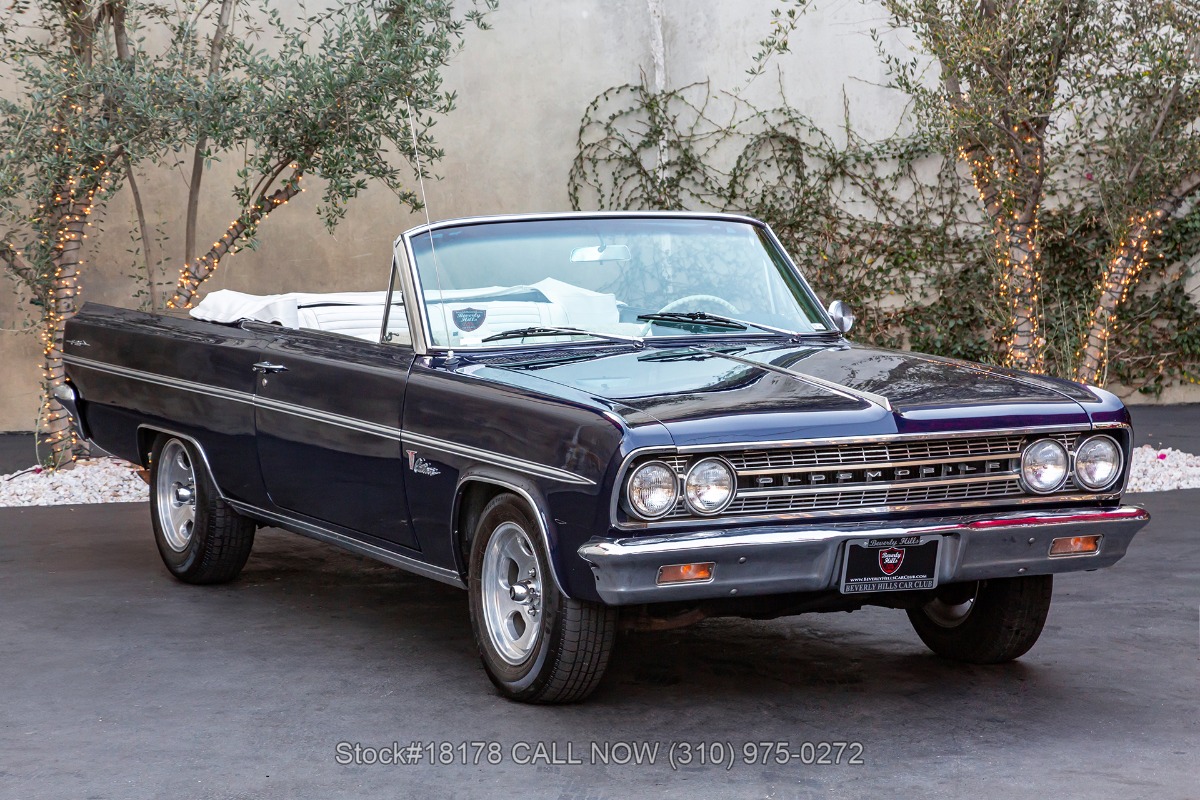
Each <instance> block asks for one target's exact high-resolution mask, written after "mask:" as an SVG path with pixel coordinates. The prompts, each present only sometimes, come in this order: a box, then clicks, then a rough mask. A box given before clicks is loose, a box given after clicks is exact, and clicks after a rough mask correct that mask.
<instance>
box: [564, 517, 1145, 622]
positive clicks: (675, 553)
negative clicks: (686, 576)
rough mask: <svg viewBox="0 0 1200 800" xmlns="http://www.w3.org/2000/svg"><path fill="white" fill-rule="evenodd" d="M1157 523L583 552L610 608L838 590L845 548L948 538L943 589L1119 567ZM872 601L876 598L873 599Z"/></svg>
mask: <svg viewBox="0 0 1200 800" xmlns="http://www.w3.org/2000/svg"><path fill="white" fill-rule="evenodd" d="M1149 521H1150V515H1149V514H1148V513H1146V511H1145V510H1144V509H1141V508H1138V507H1136V506H1121V507H1120V508H1113V509H1097V508H1082V509H1069V510H1058V511H1044V512H1033V513H1030V512H1024V513H1018V514H1011V515H996V514H989V515H975V516H962V517H952V518H940V519H923V520H911V521H909V522H908V524H902V525H894V524H887V523H879V522H875V523H839V524H829V525H813V526H804V527H796V526H794V525H792V526H774V527H757V528H733V529H729V530H716V531H713V530H709V531H702V532H695V533H681V534H674V535H660V536H640V537H625V538H616V539H607V538H604V539H601V538H596V539H592V540H591V541H589V542H587V543H586V544H584V545H583V546H582V547H580V548H579V555H580V557H582V558H583V559H584V560H585V561H587V562H588V563H589V564H590V565H591V567H592V573H593V574H594V575H595V578H596V591H597V592H598V593H599V594H600V597H601V598H602V599H603V600H604V602H606V603H608V604H610V605H628V604H631V603H657V602H673V601H678V600H699V599H710V598H717V597H743V596H747V595H763V594H784V593H790V592H820V591H837V590H838V588H839V585H840V579H841V566H842V562H843V555H844V548H845V542H847V541H848V540H851V539H861V538H890V537H898V536H928V535H937V536H941V537H942V538H941V545H940V546H941V548H942V553H941V563H940V567H939V571H938V585H942V584H946V583H957V582H961V581H974V580H981V579H984V578H1009V577H1016V576H1018V575H1049V574H1053V573H1059V572H1077V571H1081V570H1094V569H1099V568H1101V567H1108V566H1111V565H1112V564H1115V563H1116V562H1117V561H1119V560H1120V559H1121V557H1122V556H1124V555H1125V550H1126V549H1127V548H1128V547H1129V542H1130V541H1132V539H1133V537H1134V534H1136V533H1137V532H1138V531H1139V530H1141V529H1142V527H1143V526H1144V525H1145V524H1146V523H1147V522H1149ZM1084 535H1100V536H1102V537H1103V538H1102V539H1101V541H1100V548H1099V550H1098V551H1097V552H1095V553H1092V554H1088V555H1071V556H1053V557H1052V556H1051V555H1050V543H1051V541H1052V540H1054V539H1058V538H1062V537H1070V536H1084ZM702 562H713V563H714V564H715V567H714V568H713V574H712V578H711V579H710V580H708V581H705V582H698V581H697V582H692V583H677V584H667V585H659V584H658V583H657V580H658V575H659V569H660V568H661V567H663V566H668V565H672V564H691V563H702ZM864 597H870V595H865V596H864Z"/></svg>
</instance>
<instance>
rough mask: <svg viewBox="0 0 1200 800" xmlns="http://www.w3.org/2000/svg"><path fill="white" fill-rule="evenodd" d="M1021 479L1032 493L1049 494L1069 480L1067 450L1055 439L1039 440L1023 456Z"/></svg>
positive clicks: (1027, 448)
mask: <svg viewBox="0 0 1200 800" xmlns="http://www.w3.org/2000/svg"><path fill="white" fill-rule="evenodd" d="M1021 479H1022V480H1023V481H1024V482H1025V487H1026V488H1027V489H1029V490H1030V491H1031V492H1037V493H1038V494H1049V493H1050V492H1053V491H1056V490H1057V489H1058V488H1060V487H1061V486H1062V485H1063V483H1065V482H1066V480H1067V450H1066V448H1064V447H1063V446H1062V445H1061V444H1059V443H1058V442H1056V441H1054V440H1053V439H1038V440H1037V441H1036V442H1034V443H1033V444H1031V445H1029V446H1028V447H1026V448H1025V452H1024V453H1022V454H1021Z"/></svg>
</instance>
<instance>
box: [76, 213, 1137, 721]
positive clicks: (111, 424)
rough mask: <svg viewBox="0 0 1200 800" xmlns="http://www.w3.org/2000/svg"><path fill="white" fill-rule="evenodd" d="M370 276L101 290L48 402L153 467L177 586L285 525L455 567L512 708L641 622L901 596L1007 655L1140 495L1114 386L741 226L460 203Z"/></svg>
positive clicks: (936, 630)
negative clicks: (872, 300)
mask: <svg viewBox="0 0 1200 800" xmlns="http://www.w3.org/2000/svg"><path fill="white" fill-rule="evenodd" d="M376 289H378V291H367V292H342V293H333V294H300V293H289V294H278V295H270V296H254V295H246V294H239V293H235V292H229V291H220V292H213V293H212V294H210V295H208V296H207V297H206V298H205V299H204V301H203V302H201V303H200V304H199V305H198V306H197V307H196V308H194V309H191V310H190V312H171V313H165V314H151V313H144V312H140V311H131V310H126V309H119V308H112V307H108V306H102V305H96V304H88V305H87V306H85V307H84V309H83V310H82V312H81V313H80V314H78V315H77V316H76V317H75V318H74V319H72V320H70V321H69V322H68V323H67V330H66V336H65V341H66V344H65V360H66V363H67V374H68V381H67V383H66V384H64V385H63V386H61V387H58V389H57V390H56V393H57V396H58V397H59V398H60V400H61V401H62V402H63V403H64V404H65V405H66V406H67V407H68V409H69V410H70V411H71V413H72V416H73V418H74V420H75V424H76V426H77V428H78V430H79V433H80V434H81V435H82V436H83V437H85V438H86V439H88V440H90V441H91V442H93V443H94V444H95V445H96V446H97V447H99V448H101V449H103V450H105V451H108V452H110V453H112V454H114V455H116V456H119V457H121V458H124V459H128V460H129V461H132V462H136V463H139V464H141V465H143V466H145V467H147V468H148V470H149V474H150V486H151V503H150V509H151V515H152V519H153V528H154V535H155V539H156V541H157V544H158V550H159V552H160V553H161V554H162V558H163V561H164V562H165V563H166V565H167V568H168V569H169V570H170V571H171V572H172V573H173V574H174V575H175V576H176V577H178V578H179V579H180V580H183V581H187V582H189V583H220V582H223V581H229V580H232V579H234V578H235V577H236V576H237V575H238V573H239V571H240V570H241V569H242V566H243V565H244V564H245V562H246V559H247V557H248V556H249V554H250V550H251V546H252V544H253V541H254V533H255V530H256V529H257V528H259V527H261V526H275V527H279V528H285V529H287V530H290V531H294V532H296V533H300V534H303V535H306V536H310V537H313V538H316V539H319V540H321V541H324V542H328V543H330V544H333V545H337V546H340V547H343V548H346V549H348V550H350V551H352V552H355V553H359V554H362V555H366V556H370V557H371V558H375V559H379V560H381V561H384V562H387V563H389V564H394V565H395V566H397V567H401V568H403V569H407V570H411V571H413V572H416V573H419V574H421V575H426V576H428V577H431V578H433V579H435V580H439V581H443V582H445V583H449V584H453V585H455V586H459V587H462V588H465V589H466V590H467V591H468V592H469V595H470V608H471V618H472V623H473V628H474V632H475V638H476V641H477V643H478V647H479V652H480V655H481V657H482V661H483V665H484V668H485V669H486V670H487V674H488V675H489V676H490V677H491V679H492V681H493V682H494V683H495V684H496V686H497V687H499V689H500V691H501V692H503V693H504V694H506V695H507V696H509V697H513V698H516V699H519V700H526V701H531V702H543V703H553V702H568V701H574V700H580V699H582V698H584V697H586V696H587V695H588V694H589V693H591V692H592V691H593V690H594V689H595V688H596V686H597V685H598V683H599V682H600V680H601V677H602V675H603V673H604V670H605V667H606V665H607V663H608V661H609V657H610V654H611V652H612V648H613V642H614V638H615V635H616V633H617V631H618V629H619V628H620V627H621V626H626V627H641V628H648V629H666V628H670V627H674V626H679V625H685V624H689V623H692V622H696V621H698V620H701V619H703V618H704V617H707V616H716V615H735V616H746V617H754V618H760V619H762V618H770V617H778V616H784V615H792V614H799V613H804V612H812V611H852V610H854V609H858V608H861V607H862V606H866V605H873V606H886V607H889V608H895V609H902V610H903V611H905V612H906V613H907V616H908V618H909V620H910V621H911V623H912V625H913V627H914V628H915V629H916V632H917V634H918V635H919V636H920V638H921V639H922V641H924V642H925V644H926V645H928V646H929V647H930V648H931V649H932V650H933V651H934V652H935V653H937V654H939V655H941V656H944V657H946V658H951V659H958V660H961V661H966V662H973V663H997V662H1002V661H1007V660H1011V659H1013V658H1017V657H1018V656H1020V655H1022V654H1023V653H1025V652H1026V651H1027V650H1028V649H1029V648H1030V647H1032V646H1033V644H1034V642H1035V641H1036V640H1037V638H1038V636H1039V635H1040V633H1041V631H1042V627H1043V624H1044V622H1045V620H1046V614H1047V611H1048V610H1049V607H1050V597H1051V590H1052V581H1053V575H1054V574H1055V573H1059V572H1070V571H1077V570H1094V569H1097V568H1099V567H1107V566H1110V565H1112V564H1113V563H1115V562H1116V561H1117V560H1119V559H1120V558H1121V557H1122V556H1123V555H1124V554H1125V551H1126V548H1127V546H1128V545H1129V543H1130V540H1131V539H1132V538H1133V536H1134V534H1135V533H1136V532H1137V531H1138V530H1139V529H1140V528H1141V527H1142V526H1143V525H1144V524H1145V523H1146V521H1147V520H1148V519H1149V517H1148V516H1147V514H1146V513H1145V511H1143V510H1142V509H1140V508H1135V507H1131V506H1125V505H1122V504H1121V492H1122V489H1123V487H1124V484H1125V479H1126V474H1127V472H1128V467H1129V459H1130V452H1131V447H1130V444H1131V436H1130V428H1129V415H1128V414H1127V412H1126V410H1125V408H1124V407H1123V406H1122V404H1121V403H1120V401H1119V400H1117V399H1116V398H1115V397H1114V396H1113V395H1111V394H1109V393H1108V392H1105V391H1104V390H1102V389H1098V388H1096V387H1093V386H1083V385H1079V384H1075V383H1070V382H1068V381H1062V380H1057V379H1052V378H1046V377H1040V376H1036V375H1030V374H1024V373H1020V372H1014V371H1010V370H1005V369H1001V368H998V367H992V366H983V365H979V364H970V363H965V362H962V361H955V360H951V359H946V358H938V357H933V356H925V355H919V354H916V353H905V352H894V351H890V350H881V349H876V348H872V347H865V346H862V345H859V344H855V343H854V342H853V341H850V340H848V339H847V338H846V336H845V334H846V332H847V331H848V330H849V329H850V325H851V323H852V322H853V316H852V315H851V314H850V313H849V310H848V309H847V308H846V307H845V306H844V305H843V304H841V303H838V302H835V303H832V304H831V305H830V307H829V309H828V310H827V309H825V308H822V306H821V304H820V303H819V302H818V301H817V298H816V297H815V296H814V294H813V292H812V290H811V289H810V288H809V287H808V285H807V284H806V282H805V280H804V277H803V276H802V275H801V274H800V272H799V271H798V270H797V268H796V267H795V265H794V264H793V263H792V262H791V261H790V260H789V258H788V255H787V254H786V253H785V252H784V250H783V248H782V246H781V245H780V243H779V241H778V240H777V239H776V238H775V236H774V235H773V234H772V233H771V231H770V229H769V228H767V226H765V225H763V224H762V223H760V222H758V221H756V220H753V219H748V218H744V217H739V216H731V215H717V214H676V213H625V214H547V215H536V216H517V217H488V218H473V219H463V220H453V221H448V222H438V223H433V224H429V225H423V226H421V227H418V228H414V229H413V230H410V231H408V232H407V233H405V234H404V235H403V236H401V237H400V238H399V239H398V240H397V241H396V245H395V249H394V255H393V259H392V265H391V269H390V276H389V278H388V280H387V281H386V282H385V281H383V280H382V276H381V281H380V285H379V286H378V287H376Z"/></svg>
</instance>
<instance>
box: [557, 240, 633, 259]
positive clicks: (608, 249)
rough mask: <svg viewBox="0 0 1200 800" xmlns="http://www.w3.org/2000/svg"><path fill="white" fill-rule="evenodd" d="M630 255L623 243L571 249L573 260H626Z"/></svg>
mask: <svg viewBox="0 0 1200 800" xmlns="http://www.w3.org/2000/svg"><path fill="white" fill-rule="evenodd" d="M631 257H632V256H630V254H629V248H628V247H627V246H626V245H623V244H609V245H600V246H599V247H576V248H575V249H574V250H572V251H571V260H572V261H574V262H577V263H578V262H595V261H628V260H629V259H630V258H631Z"/></svg>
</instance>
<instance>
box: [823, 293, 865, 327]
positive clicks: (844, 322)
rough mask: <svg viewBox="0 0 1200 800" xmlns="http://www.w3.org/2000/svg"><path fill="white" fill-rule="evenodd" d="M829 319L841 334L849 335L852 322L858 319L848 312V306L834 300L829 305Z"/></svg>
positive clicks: (852, 325)
mask: <svg viewBox="0 0 1200 800" xmlns="http://www.w3.org/2000/svg"><path fill="white" fill-rule="evenodd" d="M828 311H829V317H830V319H832V320H833V324H834V327H836V328H837V329H838V330H839V331H841V332H842V333H849V332H850V329H851V328H853V327H854V320H856V319H858V317H856V316H854V312H853V311H851V310H850V306H848V305H846V304H845V303H843V302H842V301H841V300H834V301H833V302H832V303H830V304H829V308H828Z"/></svg>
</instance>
